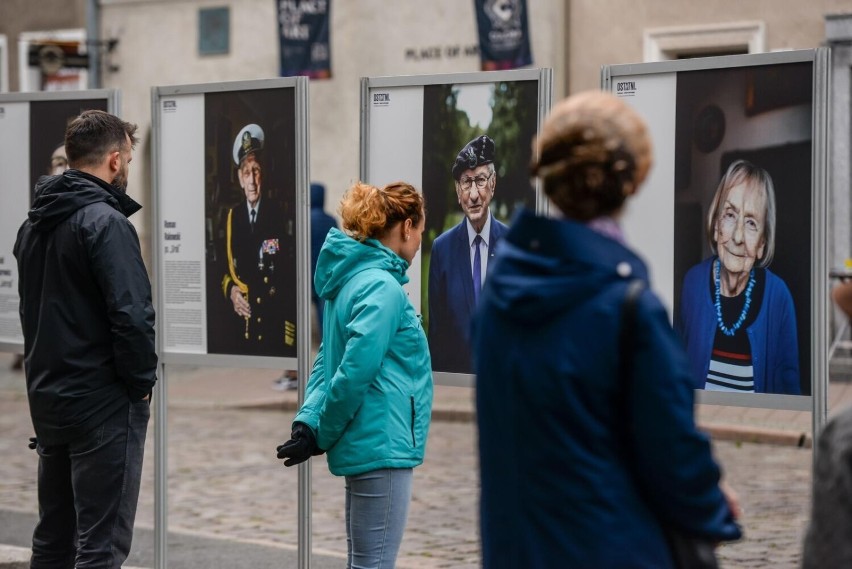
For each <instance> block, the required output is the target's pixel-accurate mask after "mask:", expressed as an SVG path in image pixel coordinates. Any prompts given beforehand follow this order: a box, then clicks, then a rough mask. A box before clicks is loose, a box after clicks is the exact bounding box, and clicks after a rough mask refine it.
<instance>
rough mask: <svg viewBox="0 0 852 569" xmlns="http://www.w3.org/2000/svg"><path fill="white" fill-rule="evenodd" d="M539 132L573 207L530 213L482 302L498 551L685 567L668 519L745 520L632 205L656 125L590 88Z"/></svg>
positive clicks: (560, 204) (582, 564) (546, 161)
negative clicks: (630, 215)
mask: <svg viewBox="0 0 852 569" xmlns="http://www.w3.org/2000/svg"><path fill="white" fill-rule="evenodd" d="M535 144H536V148H535V150H536V151H535V152H534V153H533V155H534V156H538V161H537V162H535V163H534V164H533V167H532V169H533V173H534V174H535V175H537V176H538V177H540V178H541V179H542V181H543V186H544V191H545V193H546V194H547V195H548V197H549V198H550V200H551V202H552V206H555V207H552V208H551V209H557V210H558V211H559V213H560V214H561V215H562V216H564V218H561V219H554V218H546V217H539V216H537V215H535V214H533V213H531V212H521V213H520V215H518V216H517V217H516V218H515V220H514V221H513V223H512V225H511V228H510V230H509V233H508V235H507V236H506V237H505V238H504V241H503V244H502V246H501V247H502V248H501V250H500V251H498V252H497V258H496V260H495V263H494V266H493V268H492V271H493V272H491V273H490V274H489V278H488V280H487V281H486V284H485V288H484V290H483V296H482V302H481V304H480V306H479V309H478V311H477V313H476V316H475V319H474V330H473V350H474V365H475V370H476V374H477V381H476V385H477V387H476V407H477V421H478V426H479V451H480V465H481V483H482V494H481V512H480V513H481V515H480V519H481V536H482V555H483V565H484V567H486V568H488V569H491V568H502V567H505V568H510V567H511V568H515V567H526V568H537V567H571V568H572V569H583V568H589V569H592V568H594V569H608V568H612V569H615V568H617V569H631V568H648V569H650V568H654V569H667V568H671V567H673V561H672V558H671V554H670V552H669V547H668V546H667V542H666V538H665V534H664V531H665V530H664V528H673V529H676V530H678V531H679V532H680V533H681V534H682V535H687V536H691V537H697V538H701V539H704V540H707V541H709V542H712V543H717V542H720V541H723V540H733V539H737V538H739V537H740V530H739V528H738V526H737V525H736V523H735V521H734V518H735V513H736V509H737V506H736V501H735V499H734V498H733V496H732V494H730V493H728V494H729V497H727V498H726V494H725V493H724V492H723V490H722V487H721V486H720V478H721V473H720V469H719V467H718V466H717V464H716V463H715V462H714V460H713V457H712V455H711V449H710V443H709V441H708V439H707V437H706V436H705V435H703V434H702V433H701V432H699V431H698V430H697V428H696V425H695V421H694V417H693V390H692V381H691V379H690V372H689V366H688V362H687V359H686V356H685V354H684V351H683V348H682V347H681V344H680V342H679V340H678V338H677V336H676V335H675V333H674V331H673V330H672V328H671V326H670V324H669V320H668V317H667V315H666V311H665V309H664V308H663V306H662V304H661V303H660V301H659V300H658V298H657V297H656V295H655V294H654V293H652V292H651V291H650V290H649V288H648V286H649V285H648V272H647V269H646V267H645V265H644V263H643V262H642V261H641V260H640V258H639V257H638V256H637V255H636V254H635V253H634V252H633V251H632V250H631V249H630V248H629V247H628V246H627V245H626V244H625V242H624V237H623V235H622V232H621V230H620V227H619V225H618V221H617V219H618V215H619V213H620V211H621V209H622V206H623V204H624V202H625V200H626V199H627V198H628V197H630V196H631V195H633V194H634V193H635V192H636V190H637V189H638V187H639V185H640V184H641V182H642V181H643V180H644V178H645V176H646V174H647V172H648V170H649V168H650V165H651V160H652V158H651V144H650V140H649V137H648V133H647V130H646V127H645V125H644V123H643V122H642V120H641V119H640V118H639V117H638V115H637V114H636V113H635V112H634V111H632V110H631V109H630V108H629V107H628V106H627V105H626V104H624V103H623V102H622V101H621V100H620V99H617V98H615V97H614V96H612V95H609V94H605V93H601V92H589V93H583V94H580V95H576V96H574V97H571V98H569V99H567V100H565V101H563V102H562V103H560V104H559V105H557V106H556V107H554V109H553V112H552V113H551V115H550V117H549V118H548V120H547V121H546V122H545V124H544V126H543V129H542V131H541V133H540V135H539V137H538V139H537V140H536V143H535ZM636 280H638V281H640V282H641V283H642V289H641V293H640V294H639V296H638V297H637V298H636V301H635V303H634V305H633V308H632V309H630V310H628V311H625V309H624V299H625V297H626V295H627V291H628V288H629V287H630V285H631V283H633V282H634V281H636ZM628 313H630V314H632V315H633V316H632V318H633V320H632V321H633V324H632V325H631V326H630V328H631V334H630V335H629V337H621V332H622V329H623V327H624V322H625V315H626V314H628Z"/></svg>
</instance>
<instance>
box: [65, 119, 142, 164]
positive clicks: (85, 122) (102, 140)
mask: <svg viewBox="0 0 852 569" xmlns="http://www.w3.org/2000/svg"><path fill="white" fill-rule="evenodd" d="M136 128H137V127H136V125H135V124H132V123H129V122H125V121H123V120H121V119H120V118H118V117H117V116H115V115H112V114H110V113H107V112H104V111H96V110H91V111H83V112H82V113H81V114H80V116H78V117H77V118H75V119H74V120H73V121H71V123H70V124H69V125H68V128H67V129H65V154H66V156H67V157H68V165H69V166H70V167H71V168H83V167H92V166H97V165H98V164H100V163H101V161H102V160H103V159H104V157H105V156H106V155H107V154H109V153H110V152H115V151H117V150H121V149H122V148H124V145H125V144H126V142H127V140H126V138H125V135H127V136H128V137H130V147H131V148H133V147H135V146H136V143H137V142H138V141H139V140H138V139H137V138H136Z"/></svg>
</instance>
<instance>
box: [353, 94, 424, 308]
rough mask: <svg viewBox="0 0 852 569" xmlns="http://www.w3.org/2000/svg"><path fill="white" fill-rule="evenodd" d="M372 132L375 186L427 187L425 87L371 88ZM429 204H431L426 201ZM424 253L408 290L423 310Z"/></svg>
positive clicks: (371, 167)
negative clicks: (424, 147) (424, 139)
mask: <svg viewBox="0 0 852 569" xmlns="http://www.w3.org/2000/svg"><path fill="white" fill-rule="evenodd" d="M369 105H370V132H375V133H380V134H381V136H377V137H376V138H375V140H371V148H370V154H369V156H368V158H369V160H370V164H369V166H368V175H369V178H370V179H369V180H366V182H368V183H370V184H372V185H374V186H379V187H381V186H384V185H385V184H388V183H390V182H396V181H398V180H402V181H403V182H408V183H409V184H411V185H412V186H414V187H415V188H417V189H419V190H421V191H422V188H423V176H422V167H423V87H422V86H420V85H417V86H414V87H385V88H376V89H371V90H370V96H369ZM426 207H427V208H428V207H429V205H428V204H426ZM422 261H423V257H422V256H421V255H420V252H418V253H417V255H416V256H415V257H414V259H413V260H412V261H411V267H410V268H409V269H408V277H409V279H410V280H409V282H408V284H407V285H405V291H406V292H407V293H408V297H409V299H410V300H411V304H412V305H414V309H415V310H416V311H417V312H418V313H420V311H421V310H420V296H421V288H422V287H421V280H422V279H421V274H422V268H421V267H422V264H423V263H422Z"/></svg>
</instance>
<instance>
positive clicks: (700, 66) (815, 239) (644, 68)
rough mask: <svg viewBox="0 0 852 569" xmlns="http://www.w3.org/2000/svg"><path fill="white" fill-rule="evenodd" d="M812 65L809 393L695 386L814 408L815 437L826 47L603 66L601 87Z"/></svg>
mask: <svg viewBox="0 0 852 569" xmlns="http://www.w3.org/2000/svg"><path fill="white" fill-rule="evenodd" d="M804 62H812V63H813V124H812V132H811V137H812V151H811V162H812V170H811V266H810V270H811V275H812V280H811V299H810V304H811V314H812V317H811V330H812V333H811V361H810V366H811V395H809V396H808V395H778V394H770V393H720V392H712V391H705V390H703V389H697V390H696V391H695V393H696V400H697V402H698V403H702V404H709V405H729V406H736V407H756V408H763V409H786V410H794V411H811V412H812V413H813V435H814V438H816V437H817V436H818V435H819V432H820V431H821V430H822V427H823V425H824V424H825V420H826V415H827V408H828V399H827V385H828V380H827V378H828V335H827V333H828V322H829V320H828V295H827V294H826V292H827V290H828V258H827V255H828V250H827V227H826V224H827V211H826V208H827V198H826V196H827V192H828V175H829V169H828V144H829V140H828V113H829V101H828V96H829V92H830V91H829V87H830V73H829V72H830V65H829V50H828V49H827V48H817V49H807V50H798V51H784V52H773V53H758V54H750V55H728V56H721V57H705V58H696V59H683V60H677V61H660V62H653V63H637V64H623V65H610V66H603V67H601V88H602V89H603V90H605V91H611V90H612V82H613V81H614V78H616V77H619V76H626V75H651V74H662V73H678V72H680V71H697V70H708V69H733V68H738V67H753V66H767V65H778V64H787V63H804Z"/></svg>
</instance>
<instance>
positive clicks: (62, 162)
mask: <svg viewBox="0 0 852 569" xmlns="http://www.w3.org/2000/svg"><path fill="white" fill-rule="evenodd" d="M107 107H108V101H107V100H106V99H74V100H63V101H32V102H30V203H32V199H33V197H34V196H33V193H34V191H35V185H36V182H38V179H39V178H41V177H42V176H47V175H54V174H61V173H62V172H64V171H65V170H66V169H67V168H68V158H67V157H66V156H65V129H66V128H67V127H68V123H69V122H71V121H72V120H74V118H76V117H77V116H78V115H79V114H80V113H82V112H83V111H87V110H93V109H94V110H100V111H108V110H109V109H108V108H107Z"/></svg>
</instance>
